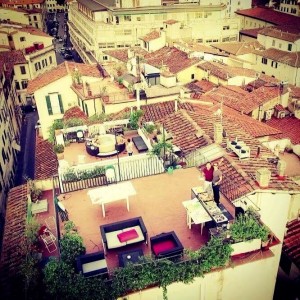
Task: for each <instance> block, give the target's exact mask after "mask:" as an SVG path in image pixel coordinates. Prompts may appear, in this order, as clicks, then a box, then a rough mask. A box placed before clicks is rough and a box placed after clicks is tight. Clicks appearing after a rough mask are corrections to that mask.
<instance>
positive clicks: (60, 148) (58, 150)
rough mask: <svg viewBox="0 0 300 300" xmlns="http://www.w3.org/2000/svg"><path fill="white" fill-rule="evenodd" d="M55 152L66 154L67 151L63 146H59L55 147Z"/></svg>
mask: <svg viewBox="0 0 300 300" xmlns="http://www.w3.org/2000/svg"><path fill="white" fill-rule="evenodd" d="M53 150H54V152H55V153H57V154H59V153H64V151H65V147H64V145H62V144H57V145H54V146H53Z"/></svg>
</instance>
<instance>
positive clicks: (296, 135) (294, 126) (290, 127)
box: [266, 116, 300, 145]
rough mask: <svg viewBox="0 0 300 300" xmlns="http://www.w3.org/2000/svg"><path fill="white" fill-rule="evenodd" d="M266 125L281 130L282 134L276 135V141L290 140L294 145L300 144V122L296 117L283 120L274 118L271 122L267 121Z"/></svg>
mask: <svg viewBox="0 0 300 300" xmlns="http://www.w3.org/2000/svg"><path fill="white" fill-rule="evenodd" d="M266 124H267V125H269V126H271V127H273V128H276V129H278V130H281V131H282V133H281V134H278V135H275V136H274V138H275V139H283V138H288V139H290V140H291V142H292V144H294V145H298V144H300V120H299V119H297V118H295V117H293V116H292V117H285V118H283V119H277V118H274V117H272V119H271V120H268V121H266Z"/></svg>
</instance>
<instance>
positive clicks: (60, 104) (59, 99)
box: [58, 95, 64, 114]
mask: <svg viewBox="0 0 300 300" xmlns="http://www.w3.org/2000/svg"><path fill="white" fill-rule="evenodd" d="M58 102H59V107H60V112H61V113H62V114H63V113H64V107H63V103H62V100H61V95H58Z"/></svg>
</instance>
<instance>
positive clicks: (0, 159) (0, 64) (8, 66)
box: [0, 52, 21, 234]
mask: <svg viewBox="0 0 300 300" xmlns="http://www.w3.org/2000/svg"><path fill="white" fill-rule="evenodd" d="M15 57H16V55H14V56H12V55H11V53H10V52H1V53H0V136H1V143H0V152H1V153H0V228H2V226H3V224H4V216H5V209H6V196H7V193H8V191H9V189H10V188H11V187H12V186H13V184H14V177H15V173H16V169H17V153H18V151H20V146H19V141H20V127H21V114H20V110H19V106H18V97H17V92H16V89H15V85H14V79H15V74H14V69H13V66H14V64H13V60H14V59H15ZM0 234H2V230H0Z"/></svg>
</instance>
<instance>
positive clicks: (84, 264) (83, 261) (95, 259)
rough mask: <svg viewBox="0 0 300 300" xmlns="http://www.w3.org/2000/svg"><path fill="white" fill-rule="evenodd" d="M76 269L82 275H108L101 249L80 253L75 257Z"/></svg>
mask: <svg viewBox="0 0 300 300" xmlns="http://www.w3.org/2000/svg"><path fill="white" fill-rule="evenodd" d="M76 264H77V271H78V272H79V273H82V274H83V276H84V277H91V276H98V275H104V276H106V277H108V269H107V264H106V259H105V255H104V252H103V251H99V252H96V253H90V254H85V255H80V256H78V257H77V259H76Z"/></svg>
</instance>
